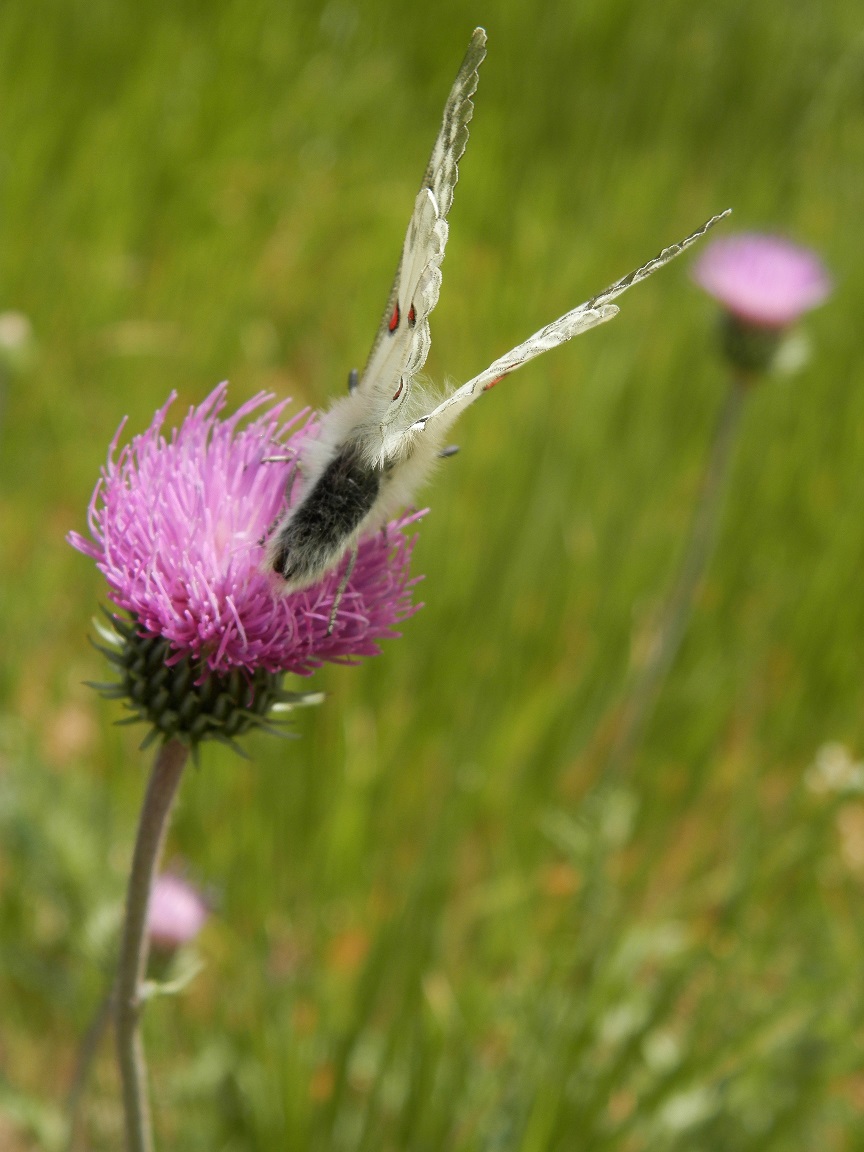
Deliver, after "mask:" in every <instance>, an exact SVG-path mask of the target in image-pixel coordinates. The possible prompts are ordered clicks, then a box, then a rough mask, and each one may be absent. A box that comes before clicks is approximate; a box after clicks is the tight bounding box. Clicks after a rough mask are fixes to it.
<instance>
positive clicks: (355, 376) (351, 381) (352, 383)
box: [348, 368, 360, 392]
mask: <svg viewBox="0 0 864 1152" xmlns="http://www.w3.org/2000/svg"><path fill="white" fill-rule="evenodd" d="M359 384H360V373H359V372H358V371H357V369H356V368H352V369H351V371H350V372H349V373H348V391H349V392H356V391H357V387H358V385H359Z"/></svg>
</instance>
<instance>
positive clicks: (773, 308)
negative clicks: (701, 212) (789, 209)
mask: <svg viewBox="0 0 864 1152" xmlns="http://www.w3.org/2000/svg"><path fill="white" fill-rule="evenodd" d="M693 279H694V280H695V282H696V283H697V284H698V285H699V286H700V288H703V289H704V290H705V291H706V292H707V293H708V295H709V296H713V297H714V299H715V300H717V301H718V302H719V303H720V304H722V305H723V308H724V310H725V317H724V325H723V350H724V352H725V354H726V356H727V358H728V359H729V360H730V362H731V363H732V364H733V365H734V366H735V367H736V368H738V369H743V370H744V372H747V373H750V372H764V371H766V370H768V369H770V368H772V367H777V366H778V365H779V362H780V360H781V359H783V358H785V357H782V356H781V352H782V351H783V350H784V349H786V350H790V349H791V348H792V347H793V345H792V342H791V341H787V340H784V337H785V334H786V330H787V329H788V328H789V327H790V326H791V325H792V324H794V323H795V321H796V320H798V319H800V317H801V316H803V314H804V313H805V312H808V311H809V310H810V309H811V308H815V307H816V306H817V305H819V304H821V303H822V302H823V301H824V300H826V299H827V297H828V296H829V295H830V293H831V278H830V276H829V275H828V272H827V270H826V268H825V265H824V264H823V263H822V261H821V260H820V259H819V257H818V256H817V255H816V253H815V252H812V251H811V250H810V249H809V248H802V247H800V246H799V245H797V244H793V243H791V241H789V240H784V239H782V238H781V237H779V236H768V235H762V234H760V233H756V232H741V233H739V234H738V235H737V236H723V237H721V238H720V239H718V240H715V241H713V242H712V243H710V244H708V245H707V246H706V247H705V248H704V249H703V251H702V253H701V255H700V257H699V259H698V260H697V261H696V263H695V265H694V268H693ZM795 358H796V359H800V355H799V354H798V353H797V350H796V357H795ZM789 359H790V361H791V360H792V359H793V357H792V356H791V355H790V357H789Z"/></svg>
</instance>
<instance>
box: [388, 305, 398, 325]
mask: <svg viewBox="0 0 864 1152" xmlns="http://www.w3.org/2000/svg"><path fill="white" fill-rule="evenodd" d="M398 327H399V301H398V300H397V301H396V303H395V304H394V305H393V315H392V316H391V317H390V323H389V324H388V325H387V328H388V329H389V331H391V332H395V331H396V329H397V328H398Z"/></svg>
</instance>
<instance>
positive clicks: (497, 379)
mask: <svg viewBox="0 0 864 1152" xmlns="http://www.w3.org/2000/svg"><path fill="white" fill-rule="evenodd" d="M506 376H507V373H506V372H502V373H501V375H500V376H496V377H495V379H494V380H490V381H489V383H488V384H484V385H483V391H484V392H488V391H489V389H490V388H494V387H495V385H496V384H500V383H501V381H502V380H504V379H505V377H506Z"/></svg>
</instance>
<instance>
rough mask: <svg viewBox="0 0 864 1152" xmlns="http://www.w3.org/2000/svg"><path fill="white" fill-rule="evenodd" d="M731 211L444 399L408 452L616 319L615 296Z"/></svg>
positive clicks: (412, 434)
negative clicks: (503, 384)
mask: <svg viewBox="0 0 864 1152" xmlns="http://www.w3.org/2000/svg"><path fill="white" fill-rule="evenodd" d="M729 212H730V209H727V210H726V211H725V212H721V213H720V214H719V215H718V216H712V217H711V219H710V220H708V221H707V222H706V223H705V224H703V225H702V227H701V228H697V229H696V231H695V232H692V233H691V234H690V235H689V236H687V237H686V238H685V239H684V240H681V241H680V242H679V243H677V244H670V245H669V247H668V248H664V249H663V251H662V252H660V253H659V255H657V256H655V257H654V258H653V259H652V260H649V261H648V262H647V263H645V264H643V265H641V267H639V268H636V269H635V270H634V271H633V272H628V274H627V275H626V276H622V277H621V279H620V280H616V281H615V283H614V284H610V285H609V287H608V288H605V289H604V290H603V291H602V292H598V293H597V295H596V296H592V297H591V299H590V300H586V301H585V303H584V304H580V305H579V307H578V308H574V309H573V310H572V311H571V312H567V313H565V314H564V315H563V316H560V317H559V318H558V319H557V320H553V321H552V323H551V324H547V325H546V327H545V328H541V329H540V331H539V332H535V333H534V335H533V336H529V337H528V339H527V340H526V341H524V343H522V344H519V345H518V346H517V347H516V348H513V349H511V351H510V352H507V353H506V354H505V355H504V356H500V357H499V358H498V359H497V360H496V361H495V362H494V363H492V364H490V365H489V367H488V368H487V369H486V370H485V371H484V372H481V373H480V374H479V376H475V377H474V378H473V379H472V380H469V381H468V383H467V384H463V385H462V387H461V388H457V390H456V391H455V392H454V393H453V394H452V395H451V396H448V397H447V399H446V400H443V401H442V402H441V403H440V404H439V405H438V406H437V408H434V409H433V410H432V411H431V412H429V413H428V415H426V416H422V417H421V418H420V419H419V420H416V421H415V422H414V423H413V424H411V425H410V427H409V428H408V429H407V430H406V431H405V433H404V436H405V438H406V447H408V444H409V443H410V442H411V441H415V442H416V438H418V437H422V436H423V435H424V434H426V435H430V436H433V437H434V439H435V441H436V442H439V441H440V440H441V439H442V438H443V437H444V436H445V435H446V433H447V430H448V429H449V428H450V426H451V425H452V424H453V422H454V421H455V420H456V418H457V416H458V415H459V414H460V413H461V412H462V411H463V409H465V408H467V407H468V405H469V404H473V403H474V401H475V400H476V399H478V397H480V396H482V394H483V393H484V392H488V391H489V389H490V388H492V387H494V385H495V384H497V383H498V382H499V380H502V379H503V378H504V377H505V376H508V375H509V374H510V373H511V372H515V371H516V369H517V368H521V367H522V365H523V364H527V363H528V362H529V361H530V360H533V359H535V357H537V356H540V355H542V353H544V352H548V351H549V350H550V349H552V348H557V347H558V345H559V344H564V343H565V342H566V341H567V340H571V339H572V338H573V337H574V336H578V335H580V334H581V333H582V332H587V331H588V329H589V328H594V327H596V326H597V325H598V324H602V323H604V322H605V321H606V320H611V319H612V318H613V316H617V315H618V308H617V307H616V306H615V305H614V304H613V303H612V301H613V300H614V299H615V298H616V296H620V295H621V294H622V293H623V292H626V291H627V289H628V288H632V287H633V285H634V284H639V283H640V282H641V281H642V280H646V279H647V278H648V277H649V276H650V275H652V273H654V272H656V271H657V270H658V269H659V268H662V267H663V266H664V264H668V263H669V261H670V260H674V259H675V257H676V256H680V255H681V253H682V252H683V251H685V249H687V248H689V247H690V245H691V244H695V242H696V241H697V240H699V239H700V238H701V237H702V236H704V235H705V233H706V232H707V231H708V230H709V229H710V228H713V227H714V225H715V224H716V223H717V222H718V221H719V220H723V219H724V218H725V217H726V216H728V215H729Z"/></svg>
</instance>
